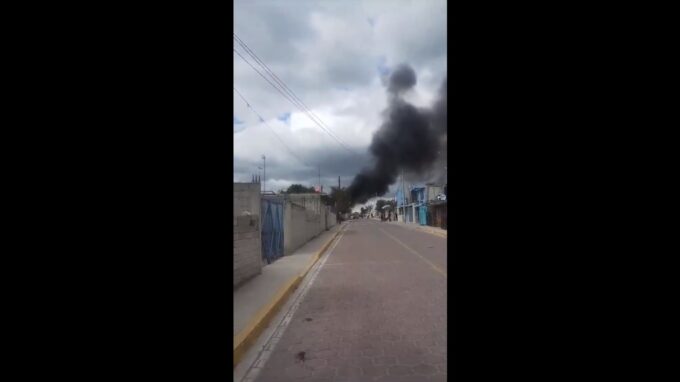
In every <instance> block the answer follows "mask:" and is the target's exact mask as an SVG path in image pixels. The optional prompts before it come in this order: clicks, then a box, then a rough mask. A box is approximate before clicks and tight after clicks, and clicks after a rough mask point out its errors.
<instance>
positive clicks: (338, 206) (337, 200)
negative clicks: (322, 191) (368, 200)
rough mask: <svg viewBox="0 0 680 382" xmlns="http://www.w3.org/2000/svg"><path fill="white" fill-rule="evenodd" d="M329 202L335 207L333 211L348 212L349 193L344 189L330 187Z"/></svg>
mask: <svg viewBox="0 0 680 382" xmlns="http://www.w3.org/2000/svg"><path fill="white" fill-rule="evenodd" d="M328 200H329V204H330V205H332V206H334V207H335V211H336V212H337V213H340V214H344V213H348V212H350V209H351V208H350V207H351V206H350V201H349V195H347V191H346V190H345V189H338V188H337V187H331V194H330V195H329V196H328Z"/></svg>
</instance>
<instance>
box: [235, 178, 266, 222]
mask: <svg viewBox="0 0 680 382" xmlns="http://www.w3.org/2000/svg"><path fill="white" fill-rule="evenodd" d="M245 211H248V212H249V213H250V214H251V215H257V216H259V215H260V183H234V224H236V216H240V215H242V214H243V212H245Z"/></svg>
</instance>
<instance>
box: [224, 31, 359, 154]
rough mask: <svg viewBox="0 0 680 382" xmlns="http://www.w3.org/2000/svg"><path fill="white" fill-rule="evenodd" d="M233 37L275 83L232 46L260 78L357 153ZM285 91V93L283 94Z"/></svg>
mask: <svg viewBox="0 0 680 382" xmlns="http://www.w3.org/2000/svg"><path fill="white" fill-rule="evenodd" d="M234 39H235V40H236V41H237V43H238V44H239V45H240V46H241V48H242V49H243V50H245V51H246V53H247V54H248V55H249V56H250V57H252V59H253V60H254V61H255V62H257V63H258V64H259V65H260V67H261V68H262V69H263V71H265V72H266V73H267V74H268V75H269V76H270V77H271V78H272V79H273V80H274V82H276V83H277V84H274V83H272V81H270V80H269V79H268V78H267V77H265V76H264V75H263V74H262V73H261V72H260V71H259V70H257V69H256V68H255V67H254V66H253V65H252V64H251V63H250V62H249V61H248V60H247V59H246V58H245V57H243V55H241V53H240V52H239V51H238V50H236V48H233V50H234V52H236V54H238V55H239V56H240V57H241V59H242V60H243V61H245V62H246V63H247V64H248V65H249V66H250V67H251V68H252V69H253V70H255V72H257V73H258V74H259V75H260V76H261V77H262V78H264V79H265V80H266V81H267V82H268V83H269V84H270V85H271V86H272V87H274V88H275V89H276V90H277V91H278V92H279V94H281V95H282V96H283V97H284V98H286V100H288V102H290V103H292V104H293V106H295V107H297V108H298V109H300V111H302V112H303V113H304V114H306V115H307V117H309V119H311V120H312V122H314V123H315V124H316V125H317V126H319V128H321V130H323V131H324V132H326V133H327V134H328V135H329V136H330V137H331V138H333V139H334V140H335V141H337V142H338V144H340V145H341V146H342V147H343V148H345V149H346V150H348V151H349V152H351V153H353V154H357V155H358V153H357V152H356V151H354V150H352V149H351V148H350V147H349V146H348V145H347V144H345V143H344V142H343V141H342V140H341V139H340V138H339V137H338V136H336V135H335V134H334V133H333V132H332V131H331V130H330V128H329V127H328V126H327V125H326V124H325V123H324V122H323V121H322V120H321V118H319V117H318V116H317V115H316V114H315V113H314V112H313V111H312V110H310V109H309V107H307V105H305V104H304V102H302V100H301V99H300V98H299V97H298V96H297V95H296V94H295V93H294V92H293V91H292V90H291V89H290V88H289V87H288V86H287V85H286V84H285V83H284V82H283V81H282V80H281V79H280V78H279V77H278V76H277V75H276V74H275V73H274V72H273V71H272V70H271V69H269V67H268V66H267V65H266V64H265V63H264V62H263V61H262V60H261V59H260V58H259V57H258V56H257V55H256V54H255V52H253V51H252V49H250V47H248V45H247V44H246V43H245V42H243V41H242V40H241V39H240V38H239V37H238V36H237V35H236V33H234ZM284 92H286V93H287V94H284Z"/></svg>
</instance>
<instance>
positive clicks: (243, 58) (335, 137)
mask: <svg viewBox="0 0 680 382" xmlns="http://www.w3.org/2000/svg"><path fill="white" fill-rule="evenodd" d="M234 52H236V54H238V55H239V57H241V59H242V60H243V61H245V62H246V63H247V64H248V65H249V66H250V67H251V68H252V69H253V70H254V71H255V72H256V73H257V74H259V75H260V77H262V78H264V79H265V81H267V82H268V83H269V84H270V85H271V86H272V87H274V89H276V90H277V91H278V92H279V94H281V95H282V96H283V97H284V98H285V99H286V100H287V101H288V102H290V103H292V104H293V106H295V107H297V108H298V109H300V111H302V112H303V113H305V114H307V116H308V117H310V116H309V114H308V113H307V112H305V111H304V110H303V108H302V107H301V106H299V105H297V104H296V101H295V100H293V99H291V98H290V96H288V95H286V94H284V93H283V92H282V91H281V88H280V87H279V86H277V85H275V84H273V83H272V81H271V80H269V78H267V77H265V76H264V74H262V73H261V72H260V71H259V70H257V68H255V67H254V66H253V64H251V63H250V61H248V60H247V59H246V58H245V57H243V55H241V53H240V52H239V51H238V50H236V49H234ZM310 119H311V120H312V122H314V123H316V125H317V126H319V128H321V130H323V131H324V132H326V134H328V135H329V136H330V137H331V138H333V139H335V140H336V141H337V142H338V144H340V145H341V146H342V147H343V148H345V149H347V150H349V151H350V152H352V153H353V154H357V153H356V152H355V151H354V150H352V149H351V148H349V147H348V146H347V145H346V144H345V143H343V142H342V141H341V140H340V138H338V137H337V136H335V135H334V134H333V133H332V132H331V131H330V130H328V129H326V128H325V127H324V126H322V125H320V124H319V122H317V121H316V120H314V118H312V117H310Z"/></svg>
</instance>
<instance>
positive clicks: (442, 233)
mask: <svg viewBox="0 0 680 382" xmlns="http://www.w3.org/2000/svg"><path fill="white" fill-rule="evenodd" d="M387 223H389V224H395V225H398V226H400V227H404V228H409V229H414V230H418V231H422V232H427V233H429V234H432V235H436V236H440V237H443V238H447V237H448V231H447V230H445V229H441V228H439V227H431V226H429V225H420V224H414V223H404V222H399V221H397V222H395V221H392V222H387Z"/></svg>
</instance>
